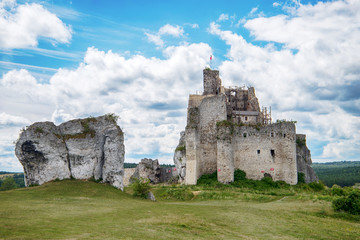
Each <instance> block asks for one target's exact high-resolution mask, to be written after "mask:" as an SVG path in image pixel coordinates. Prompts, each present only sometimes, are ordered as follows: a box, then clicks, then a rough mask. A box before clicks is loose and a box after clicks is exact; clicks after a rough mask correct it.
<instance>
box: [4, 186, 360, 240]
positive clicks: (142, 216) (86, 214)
mask: <svg viewBox="0 0 360 240" xmlns="http://www.w3.org/2000/svg"><path fill="white" fill-rule="evenodd" d="M294 189H295V188H294ZM294 189H292V188H291V189H288V190H282V189H278V190H273V189H272V190H269V191H257V190H250V189H237V188H232V187H226V188H222V189H220V188H217V187H211V186H209V187H201V186H185V187H184V186H156V187H154V188H153V190H152V191H153V192H154V193H155V195H156V197H157V199H158V201H157V202H151V201H149V200H141V199H136V198H134V197H132V196H131V195H130V194H129V193H131V189H126V191H125V192H121V191H119V190H117V189H115V188H113V187H111V186H109V185H105V184H98V183H94V182H89V181H78V180H64V181H57V182H50V183H47V184H44V185H42V186H38V187H32V188H22V189H15V190H10V191H4V192H0V203H1V208H0V226H1V227H0V239H3V238H4V239H359V236H360V221H359V219H358V218H348V220H346V219H344V218H343V215H341V214H336V213H334V212H333V211H332V209H331V203H330V201H329V199H330V200H331V198H330V197H329V196H328V195H326V194H325V195H324V194H322V193H320V192H318V193H315V192H309V191H294ZM184 191H185V192H189V191H190V192H191V197H190V198H187V200H186V201H181V200H165V199H181V198H180V197H179V196H177V194H181V193H182V192H184ZM166 196H173V198H167V197H166ZM161 199H164V200H161ZM346 216H347V215H346Z"/></svg>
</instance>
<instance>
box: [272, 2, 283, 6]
mask: <svg viewBox="0 0 360 240" xmlns="http://www.w3.org/2000/svg"><path fill="white" fill-rule="evenodd" d="M272 5H273V7H279V6H281V4H280V3H278V2H274V3H273V4H272Z"/></svg>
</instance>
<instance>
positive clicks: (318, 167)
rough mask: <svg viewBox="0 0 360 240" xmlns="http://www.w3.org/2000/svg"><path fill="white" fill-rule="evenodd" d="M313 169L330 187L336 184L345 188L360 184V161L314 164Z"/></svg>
mask: <svg viewBox="0 0 360 240" xmlns="http://www.w3.org/2000/svg"><path fill="white" fill-rule="evenodd" d="M312 167H313V169H314V171H315V172H316V174H317V175H318V177H319V179H320V180H321V181H323V182H324V183H325V185H327V186H328V187H331V186H332V185H334V184H337V185H339V186H342V187H344V186H353V185H355V183H360V161H356V162H345V161H344V162H329V163H313V164H312Z"/></svg>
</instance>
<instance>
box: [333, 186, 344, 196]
mask: <svg viewBox="0 0 360 240" xmlns="http://www.w3.org/2000/svg"><path fill="white" fill-rule="evenodd" d="M330 194H331V195H333V196H345V195H346V192H345V190H344V189H343V188H342V187H340V186H339V185H336V184H334V185H333V186H332V187H331V189H330Z"/></svg>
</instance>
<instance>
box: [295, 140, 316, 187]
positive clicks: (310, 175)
mask: <svg viewBox="0 0 360 240" xmlns="http://www.w3.org/2000/svg"><path fill="white" fill-rule="evenodd" d="M296 162H297V171H298V172H302V173H304V177H305V179H304V180H305V182H306V183H310V182H315V181H319V178H318V177H317V175H316V173H315V172H314V169H312V167H311V164H312V161H311V153H310V150H309V148H308V147H307V146H306V136H305V135H303V134H296Z"/></svg>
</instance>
